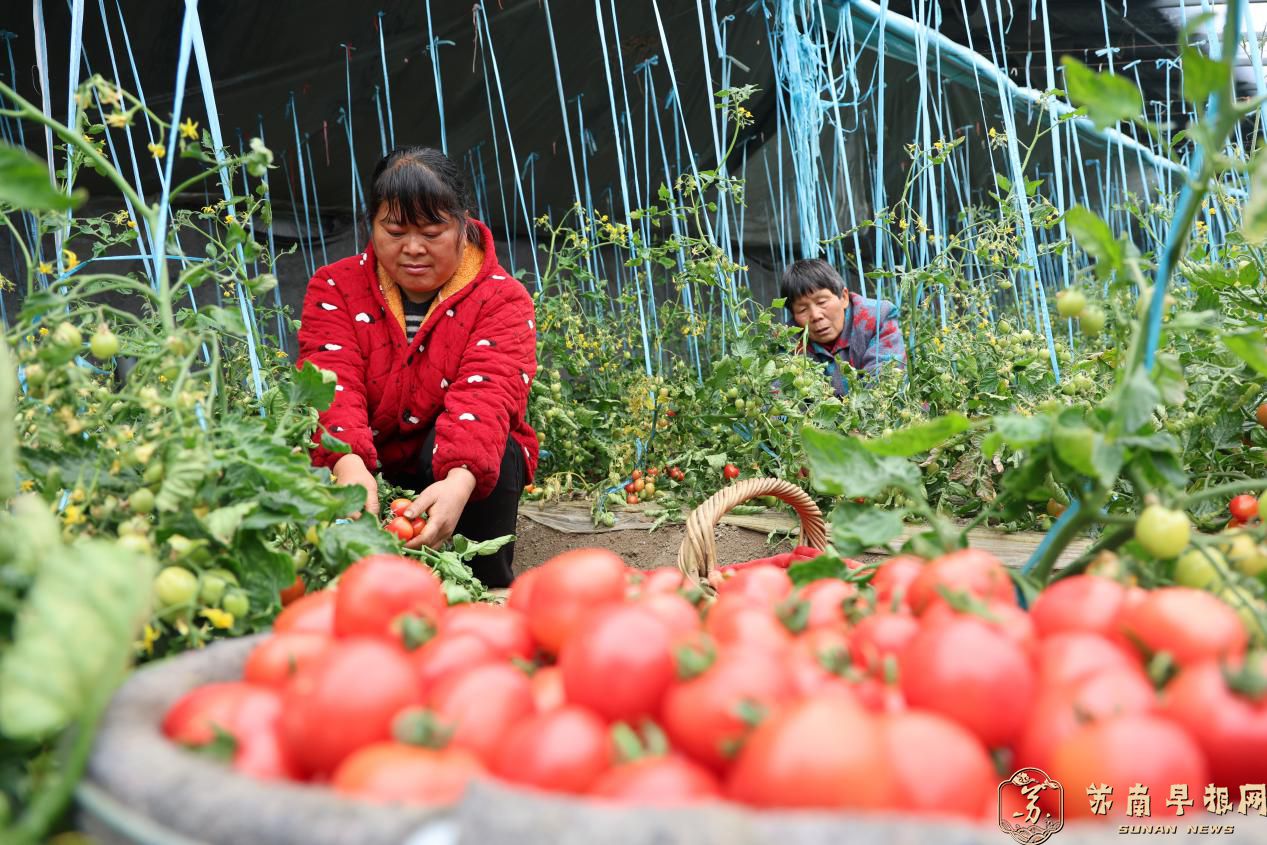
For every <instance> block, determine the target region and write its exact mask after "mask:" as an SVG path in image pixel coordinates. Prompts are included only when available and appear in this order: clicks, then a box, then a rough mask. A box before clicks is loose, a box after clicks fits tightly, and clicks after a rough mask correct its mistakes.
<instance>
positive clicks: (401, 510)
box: [389, 499, 413, 516]
mask: <svg viewBox="0 0 1267 845" xmlns="http://www.w3.org/2000/svg"><path fill="white" fill-rule="evenodd" d="M412 504H413V499H392V503H391V505H390V506H389V507H390V508H391V512H392V516H404V515H405V508H407V507H409V506H410V505H412Z"/></svg>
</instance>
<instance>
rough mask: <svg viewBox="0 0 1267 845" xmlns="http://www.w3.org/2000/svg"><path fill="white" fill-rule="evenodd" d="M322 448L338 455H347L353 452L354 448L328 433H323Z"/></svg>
mask: <svg viewBox="0 0 1267 845" xmlns="http://www.w3.org/2000/svg"><path fill="white" fill-rule="evenodd" d="M321 448H322V449H325V450H327V451H330V452H334V453H335V454H336V455H346V454H348V453H350V452H351V451H352V447H351V446H349V445H348V444H346V443H344V442H343V441H342V440H340V439H338V438H337V437H335V436H334V435H332V434H331V433H330V432H328V431H323V432H321Z"/></svg>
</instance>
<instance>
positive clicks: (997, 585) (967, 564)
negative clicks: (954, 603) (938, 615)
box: [907, 549, 1016, 616]
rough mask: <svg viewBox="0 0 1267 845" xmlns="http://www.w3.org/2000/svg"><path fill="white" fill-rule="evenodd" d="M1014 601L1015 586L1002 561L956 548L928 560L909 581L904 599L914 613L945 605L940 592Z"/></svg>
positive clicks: (981, 553) (980, 553) (1007, 601)
mask: <svg viewBox="0 0 1267 845" xmlns="http://www.w3.org/2000/svg"><path fill="white" fill-rule="evenodd" d="M942 590H946V591H948V592H951V593H966V594H968V595H969V596H971V597H973V598H977V599H983V600H993V601H998V602H1003V603H1007V604H1013V605H1014V604H1016V587H1015V585H1014V584H1013V583H1012V578H1011V576H1010V575H1008V572H1007V567H1005V566H1004V565H1003V562H1002V561H1001V560H999V559H998V558H997V557H995V556H994V555H992V554H990V553H989V552H983V551H981V550H980V549H959V550H958V551H953V552H950V553H949V554H945V555H942V556H941V557H939V558H937V559H936V560H933V561H931V562H929V563H928V565H926V566H925V567H924V569H923V571H922V572H920V574H919V575H917V576H916V577H915V580H914V581H912V582H911V585H910V589H909V592H908V593H907V600H908V601H909V603H910V605H911V610H913V611H915V614H916V615H917V616H918V615H919V614H922V613H923V612H924V611H926V610H928V609H929V608H930V607H932V606H933V605H935V604H945V602H946V600H945V599H944V598H942V596H941V591H942Z"/></svg>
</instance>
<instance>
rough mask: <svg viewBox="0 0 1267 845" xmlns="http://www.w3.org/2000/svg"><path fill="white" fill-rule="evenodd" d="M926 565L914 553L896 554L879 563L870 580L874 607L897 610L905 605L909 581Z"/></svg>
mask: <svg viewBox="0 0 1267 845" xmlns="http://www.w3.org/2000/svg"><path fill="white" fill-rule="evenodd" d="M926 565H927V564H926V563H925V562H924V559H923V558H919V557H915V556H914V555H898V556H897V557H891V558H889V559H888V560H886V561H885V562H884V563H882V564H880V566H879V568H877V569H876V571H875V574H873V575H872V576H871V581H870V584H871V587H872V589H874V590H875V604H876V607H877V608H879V609H881V610H897V609H898V608H899V607H905V606H907V601H908V598H909V596H908V594H909V592H910V586H911V582H912V581H914V580H915V579H916V578H917V577H918V576H919V574H920V573H921V572H923V571H924V567H925V566H926ZM895 603H896V604H895Z"/></svg>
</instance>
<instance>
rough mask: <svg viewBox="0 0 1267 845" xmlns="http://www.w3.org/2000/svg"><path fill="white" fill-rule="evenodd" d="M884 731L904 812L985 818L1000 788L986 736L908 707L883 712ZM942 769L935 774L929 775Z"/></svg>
mask: <svg viewBox="0 0 1267 845" xmlns="http://www.w3.org/2000/svg"><path fill="white" fill-rule="evenodd" d="M880 732H881V734H882V735H883V737H884V742H885V747H886V748H887V750H888V757H889V760H890V765H891V766H892V768H893V772H894V775H895V778H896V785H897V796H898V798H897V809H898V810H900V811H901V812H903V813H918V814H928V815H937V816H962V817H965V818H973V819H976V818H980V816H981V808H982V807H983V806H985V804H986V801H987V799H988V798H990V797H992V796H993V795H994V793H995V791H996V790H997V789H998V782H999V778H998V775H997V774H996V773H995V771H994V762H993V761H992V760H991V759H990V753H989V751H987V750H986V747H985V746H984V745H982V744H981V740H980V739H978V738H977V737H976V736H974V735H973V734H972V733H970V732H969V731H967V730H966V729H965V728H964V727H963V726H961V725H959V724H956V723H955V722H952V721H950V720H949V719H946V718H944V717H942V716H938V715H936V714H934V713H924V712H919V711H914V710H908V711H906V712H901V713H890V714H887V715H884V716H882V717H880ZM931 772H936V776H935V777H929V774H930V773H931Z"/></svg>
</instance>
